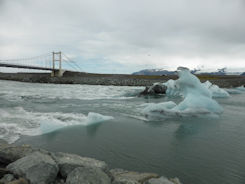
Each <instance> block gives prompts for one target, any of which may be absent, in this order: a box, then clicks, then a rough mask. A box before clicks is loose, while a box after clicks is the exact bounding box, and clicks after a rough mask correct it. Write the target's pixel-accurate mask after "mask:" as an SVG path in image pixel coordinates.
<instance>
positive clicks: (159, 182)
mask: <svg viewBox="0 0 245 184" xmlns="http://www.w3.org/2000/svg"><path fill="white" fill-rule="evenodd" d="M144 184H181V183H180V181H179V179H178V178H173V179H169V180H168V179H167V178H165V177H163V176H162V177H160V178H152V179H150V180H148V181H146V182H145V183H144Z"/></svg>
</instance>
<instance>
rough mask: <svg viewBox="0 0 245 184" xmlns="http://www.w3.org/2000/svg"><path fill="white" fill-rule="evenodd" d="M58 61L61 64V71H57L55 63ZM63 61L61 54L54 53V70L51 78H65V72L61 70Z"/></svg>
mask: <svg viewBox="0 0 245 184" xmlns="http://www.w3.org/2000/svg"><path fill="white" fill-rule="evenodd" d="M56 55H57V56H58V57H57V56H56ZM56 61H58V62H59V69H58V70H57V69H55V62H56ZM61 61H62V58H61V52H53V70H52V73H51V77H62V76H63V74H64V72H65V70H62V69H61Z"/></svg>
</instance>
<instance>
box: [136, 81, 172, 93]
mask: <svg viewBox="0 0 245 184" xmlns="http://www.w3.org/2000/svg"><path fill="white" fill-rule="evenodd" d="M166 90H167V86H165V85H162V84H161V83H158V84H154V85H153V86H151V87H145V90H144V91H142V92H141V93H140V95H156V94H166Z"/></svg>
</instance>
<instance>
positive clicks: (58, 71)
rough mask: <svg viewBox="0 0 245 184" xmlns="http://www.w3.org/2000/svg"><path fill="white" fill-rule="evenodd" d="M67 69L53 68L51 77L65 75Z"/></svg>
mask: <svg viewBox="0 0 245 184" xmlns="http://www.w3.org/2000/svg"><path fill="white" fill-rule="evenodd" d="M64 73H65V70H53V71H52V72H51V77H63V74H64Z"/></svg>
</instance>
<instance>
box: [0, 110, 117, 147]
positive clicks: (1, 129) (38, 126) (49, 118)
mask: <svg viewBox="0 0 245 184" xmlns="http://www.w3.org/2000/svg"><path fill="white" fill-rule="evenodd" d="M0 116H1V118H0V139H4V140H6V141H8V142H9V143H13V142H15V141H16V140H18V139H19V138H20V136H21V135H27V136H36V135H42V134H46V133H50V132H53V131H56V130H58V129H61V128H64V127H68V126H74V125H83V126H88V125H91V124H94V123H100V122H103V121H107V120H111V119H113V117H112V116H104V115H101V114H98V113H94V112H90V113H88V115H87V116H86V115H84V114H82V113H61V112H49V113H41V112H29V111H26V110H25V109H23V108H22V107H16V108H5V109H1V108H0Z"/></svg>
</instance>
